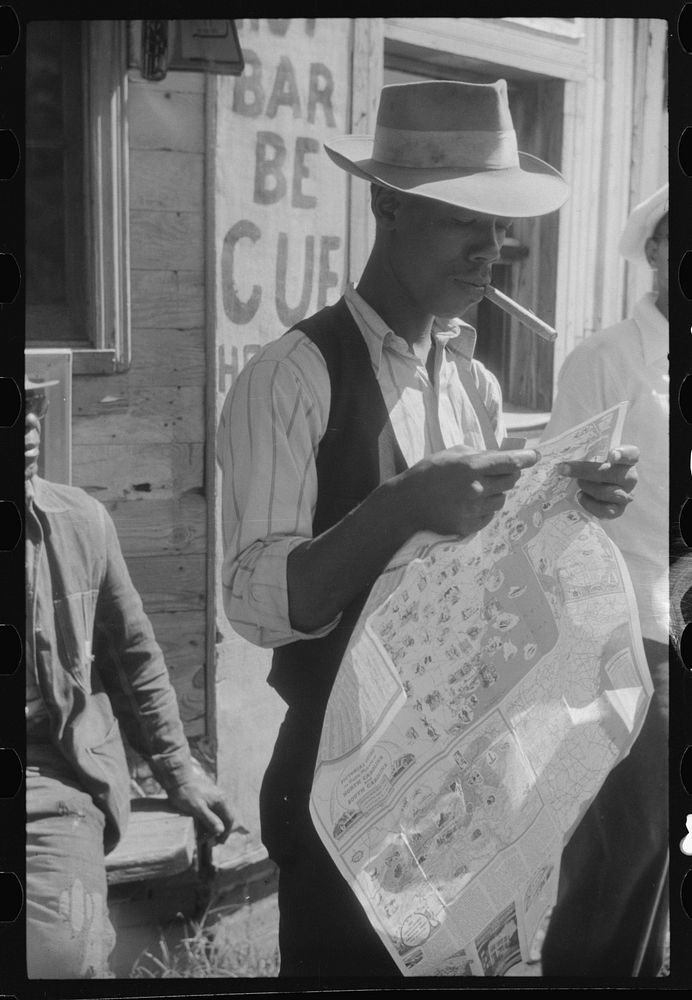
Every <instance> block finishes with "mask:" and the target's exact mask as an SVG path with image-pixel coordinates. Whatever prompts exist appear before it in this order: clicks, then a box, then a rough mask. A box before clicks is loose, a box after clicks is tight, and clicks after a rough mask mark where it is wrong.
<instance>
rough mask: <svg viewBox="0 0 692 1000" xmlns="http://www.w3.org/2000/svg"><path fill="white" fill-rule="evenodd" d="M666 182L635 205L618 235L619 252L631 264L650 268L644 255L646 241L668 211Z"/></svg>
mask: <svg viewBox="0 0 692 1000" xmlns="http://www.w3.org/2000/svg"><path fill="white" fill-rule="evenodd" d="M668 194H669V187H668V184H664V185H663V187H661V188H659V189H658V191H655V192H654V194H652V195H651V197H650V198H647V200H646V201H643V202H642V203H641V204H640V205H637V206H636V207H635V208H634V209H632V212H631V213H630V216H629V218H628V220H627V223H626V225H625V228H624V230H623V232H622V236H621V237H620V253H621V254H622V256H623V257H624V258H625V259H626V260H628V261H630V262H631V263H632V264H639V265H640V266H641V267H648V268H651V264H650V263H649V261H648V260H647V257H646V241H647V239H648V238H649V237H650V236H653V233H654V230H655V229H656V226H657V225H658V224H659V222H660V221H661V219H662V218H663V216H664V215H665V214H666V212H667V211H668Z"/></svg>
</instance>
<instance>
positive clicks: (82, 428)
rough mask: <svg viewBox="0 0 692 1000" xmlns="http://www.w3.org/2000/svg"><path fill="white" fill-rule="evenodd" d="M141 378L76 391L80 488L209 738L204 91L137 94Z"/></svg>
mask: <svg viewBox="0 0 692 1000" xmlns="http://www.w3.org/2000/svg"><path fill="white" fill-rule="evenodd" d="M128 125H129V142H130V265H131V267H130V281H131V290H132V365H131V367H130V369H129V370H128V371H127V372H125V373H123V374H119V375H115V376H86V375H85V376H79V377H77V378H75V380H74V387H73V431H72V433H73V481H74V482H75V483H76V484H77V485H80V486H83V487H85V488H86V489H87V490H88V491H89V492H91V493H92V494H93V495H94V496H96V497H98V498H99V499H100V500H102V501H103V502H104V503H105V504H106V506H107V507H108V509H109V510H110V512H111V515H112V516H113V519H114V522H115V525H116V528H117V530H118V535H119V538H120V541H121V544H122V548H123V552H124V555H125V559H126V561H127V564H128V568H129V570H130V573H131V575H132V579H133V582H134V584H135V586H136V588H137V590H138V591H139V593H140V595H141V597H142V601H143V603H144V607H145V609H146V611H147V613H148V614H149V616H150V618H151V621H152V624H153V627H154V632H155V634H156V638H157V640H158V642H159V643H160V645H161V647H162V649H163V651H164V654H165V656H166V662H167V664H168V668H169V670H170V673H171V678H172V680H173V684H174V686H175V688H176V692H177V694H178V701H179V704H180V710H181V715H182V718H183V722H184V724H185V730H186V733H187V735H188V736H203V735H204V734H205V732H206V699H205V687H206V685H205V677H204V671H205V655H206V649H205V635H206V602H207V587H206V573H207V567H206V560H207V523H206V522H207V501H206V495H205V471H204V470H205V371H206V352H205V323H206V310H205V260H204V243H205V232H204V143H205V111H204V77H203V75H202V74H196V73H171V74H169V75H168V77H167V78H166V80H164V81H162V82H161V83H151V82H148V81H143V80H141V79H140V78H139V76H138V74H137V73H134V72H133V73H132V74H131V75H130V80H129V103H128Z"/></svg>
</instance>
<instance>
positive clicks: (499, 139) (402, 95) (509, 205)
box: [324, 80, 568, 218]
mask: <svg viewBox="0 0 692 1000" xmlns="http://www.w3.org/2000/svg"><path fill="white" fill-rule="evenodd" d="M324 146H325V149H326V151H327V153H328V154H329V156H330V157H331V159H332V160H333V161H334V162H335V163H336V164H337V166H339V167H341V168H342V169H343V170H347V171H348V172H349V173H350V174H354V175H355V176H356V177H362V178H364V179H365V180H368V181H372V182H375V183H377V184H382V185H383V186H385V187H388V188H394V190H396V191H404V192H407V193H409V194H415V195H421V196H423V197H425V198H432V199H434V200H436V201H443V202H446V203H447V204H450V205H457V206H459V207H460V208H468V209H471V210H472V211H476V212H483V213H485V214H488V215H497V216H507V217H509V218H514V217H524V218H525V217H529V216H534V215H545V214H547V213H548V212H552V211H554V210H555V209H557V208H559V207H560V205H562V204H563V203H564V202H565V201H566V199H567V196H568V187H567V184H566V183H565V180H564V178H563V177H562V176H561V174H560V173H559V172H558V171H557V170H555V169H554V167H551V166H550V165H549V164H547V163H545V162H544V161H543V160H540V159H538V157H536V156H531V155H530V154H529V153H520V152H519V151H518V149H517V138H516V133H515V131H514V126H513V124H512V116H511V114H510V111H509V102H508V100H507V84H506V82H505V80H497V81H496V82H495V83H459V82H457V81H452V80H430V81H424V82H420V83H403V84H391V85H389V86H386V87H384V88H383V89H382V93H381V95H380V106H379V110H378V113H377V123H376V125H375V135H374V136H360V135H345V136H341V137H339V138H335V139H330V140H329V142H325V144H324Z"/></svg>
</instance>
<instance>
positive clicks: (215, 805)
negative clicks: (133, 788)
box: [168, 781, 233, 844]
mask: <svg viewBox="0 0 692 1000" xmlns="http://www.w3.org/2000/svg"><path fill="white" fill-rule="evenodd" d="M168 798H169V800H170V802H171V805H173V806H175V808H176V809H178V810H179V811H180V812H181V813H185V815H186V816H192V817H193V818H194V819H196V820H197V822H198V823H199V825H200V827H201V828H202V831H203V832H204V834H205V835H206V836H207V837H208V838H209V839H210V840H212V841H213V842H214V843H216V844H221V843H223V841H224V840H226V839H227V838H228V835H229V833H230V832H231V828H232V826H233V817H232V816H231V813H230V811H229V809H228V805H227V804H226V799H225V797H224V794H223V792H222V791H221V789H220V788H218V787H217V786H216V785H214V784H212V783H211V782H202V781H200V783H199V784H192V783H191V782H188V783H187V784H185V785H179V786H178V788H176V789H174V790H171V791H169V792H168Z"/></svg>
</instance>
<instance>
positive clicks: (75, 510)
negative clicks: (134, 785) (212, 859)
mask: <svg viewBox="0 0 692 1000" xmlns="http://www.w3.org/2000/svg"><path fill="white" fill-rule="evenodd" d="M57 384H58V383H57V382H56V381H52V380H50V381H45V380H42V379H40V378H38V377H31V376H27V377H26V378H25V382H24V395H25V415H24V482H25V494H26V516H25V536H26V636H25V638H26V641H25V662H26V733H27V745H26V814H27V824H26V896H27V900H26V914H27V916H26V921H27V922H26V935H27V971H28V975H29V977H30V978H32V979H77V978H90V977H96V978H102V977H107V976H109V970H108V957H109V954H110V952H111V951H112V948H113V945H114V943H115V935H114V932H113V928H112V926H111V923H110V920H109V918H108V909H107V905H106V897H107V888H106V869H105V854H106V853H107V852H108V851H110V850H112V849H113V848H114V847H115V845H116V844H117V842H118V840H119V839H120V837H121V836H122V834H123V832H124V829H125V827H126V824H127V820H128V816H129V807H130V778H129V774H128V768H127V763H126V758H125V750H124V746H123V742H122V739H121V736H120V728H119V725H118V723H119V724H120V725H121V726H122V728H123V730H124V731H125V733H126V735H127V737H128V739H129V741H130V743H131V745H132V746H133V747H134V748H135V749H137V750H138V751H139V752H140V753H141V754H142V755H143V756H144V757H145V758H146V759H148V760H149V762H150V764H151V768H152V771H153V772H154V774H155V776H156V778H157V779H158V781H159V782H160V784H161V785H162V786H163V788H164V789H165V790H166V792H167V794H168V798H169V799H170V801H171V803H172V804H173V805H174V806H175V807H176V808H177V809H178V810H180V811H181V812H183V813H187V814H189V815H191V816H193V817H194V818H195V819H196V820H197V821H198V822H199V824H200V827H201V830H202V831H204V833H205V835H206V836H209V837H213V838H216V839H219V840H223V839H225V838H226V837H227V836H228V833H229V832H230V829H231V823H232V820H231V816H230V814H229V811H228V807H227V805H226V803H225V800H224V798H223V795H222V793H221V791H220V790H219V789H218V788H217V787H216V786H215V785H213V784H212V783H211V782H210V781H208V780H206V779H205V778H204V777H203V776H200V774H199V773H198V772H197V770H196V769H194V768H193V763H192V758H191V756H190V749H189V747H188V744H187V740H186V739H185V736H184V734H183V728H182V724H181V721H180V716H179V714H178V706H177V702H176V698H175V693H174V691H173V688H172V687H171V683H170V680H169V677H168V671H167V670H166V665H165V663H164V659H163V654H162V652H161V649H160V648H159V646H158V644H157V643H156V640H155V638H154V634H153V631H152V628H151V624H150V622H149V619H148V618H147V616H146V615H145V613H144V609H143V608H142V602H141V600H140V598H139V595H138V594H137V592H136V590H135V588H134V586H133V585H132V581H131V580H130V576H129V574H128V571H127V568H126V566H125V561H124V559H123V556H122V553H121V550H120V545H119V543H118V539H117V536H116V533H115V527H114V525H113V522H112V520H111V518H110V516H109V515H108V513H107V511H106V509H105V507H104V506H103V505H102V504H101V503H99V502H98V501H97V500H95V499H93V498H92V497H90V496H89V495H88V494H87V493H85V492H84V490H81V489H78V488H76V487H73V486H65V485H62V484H58V483H50V482H48V481H47V480H45V479H42V478H41V477H40V476H39V475H38V459H39V453H40V444H41V420H42V418H43V416H44V414H45V412H46V407H47V405H48V391H49V389H50V387H52V386H55V385H57ZM116 720H117V721H116Z"/></svg>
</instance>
